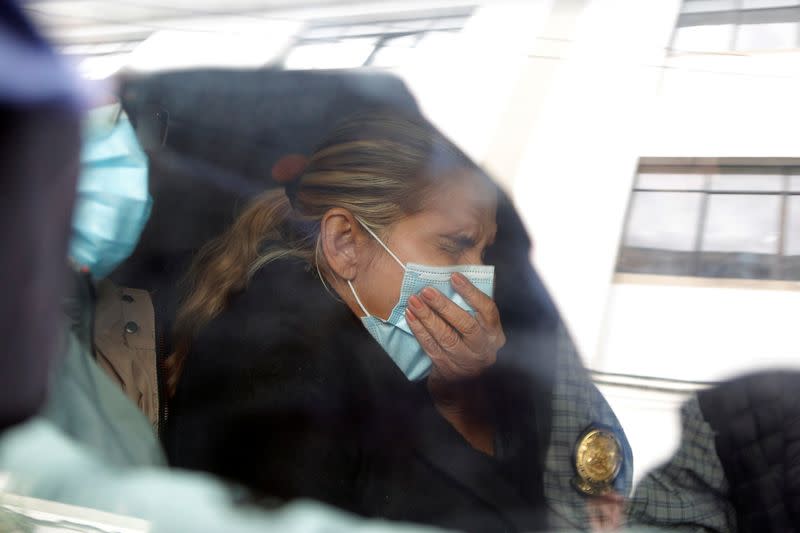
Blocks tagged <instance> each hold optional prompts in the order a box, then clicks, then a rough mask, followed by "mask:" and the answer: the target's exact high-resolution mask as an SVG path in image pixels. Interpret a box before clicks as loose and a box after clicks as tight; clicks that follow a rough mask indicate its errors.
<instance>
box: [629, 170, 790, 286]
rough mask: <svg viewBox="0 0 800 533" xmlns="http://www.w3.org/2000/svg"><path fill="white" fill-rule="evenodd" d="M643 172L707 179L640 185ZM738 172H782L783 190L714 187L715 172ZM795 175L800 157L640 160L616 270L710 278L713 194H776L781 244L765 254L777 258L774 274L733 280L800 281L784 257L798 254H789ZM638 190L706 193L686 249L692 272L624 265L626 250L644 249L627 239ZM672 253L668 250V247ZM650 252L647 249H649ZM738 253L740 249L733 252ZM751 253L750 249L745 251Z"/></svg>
mask: <svg viewBox="0 0 800 533" xmlns="http://www.w3.org/2000/svg"><path fill="white" fill-rule="evenodd" d="M642 174H691V175H702V176H704V178H703V183H704V185H703V187H702V188H694V189H685V188H684V189H680V188H675V189H663V188H661V189H658V188H652V187H640V186H639V183H640V177H641V175H642ZM736 174H761V175H778V176H781V188H780V190H779V191H775V190H772V191H768V190H745V189H743V190H717V189H714V188H713V187H712V183H711V180H712V176H714V175H736ZM793 176H800V160H792V161H778V162H773V163H772V164H770V162H769V161H763V160H757V159H754V160H749V161H738V162H733V161H729V162H725V161H720V162H717V163H715V162H708V163H705V162H702V161H687V162H683V161H675V162H664V161H653V162H648V161H647V160H642V161H640V164H639V166H638V168H637V171H636V175H635V176H634V179H633V185H632V188H631V192H630V196H629V199H628V206H627V210H626V213H625V218H624V225H623V228H622V233H621V237H620V244H619V250H618V255H617V261H616V265H615V272H616V273H618V274H620V273H621V274H655V275H667V276H690V277H697V278H708V277H709V276H707V275H705V276H704V275H702V274H701V272H702V268H703V263H702V261H703V253H704V251H703V249H702V247H703V240H704V236H705V230H706V224H707V220H708V214H709V209H708V206H709V201H710V199H711V197H712V195H718V196H721V195H737V196H742V195H744V196H774V197H779V198H780V203H779V206H780V207H779V209H780V213H779V216H778V243H777V247H776V249H777V252H776V253H775V254H763V255H767V256H771V257H772V258H773V260H772V261H771V266H770V275H769V277H755V278H754V277H746V276H737V277H734V278H733V279H747V280H768V281H773V280H782V281H800V276H795V277H791V276H789V275H788V274H787V272H786V265H785V261H784V258H786V257H794V256H787V255H786V245H787V231H788V230H789V228H787V227H786V224H787V217H788V209H789V199H790V198H792V197H795V196H798V197H800V190H792V187H791V179H792V177H793ZM638 192H647V193H684V194H697V193H700V194H702V200H701V204H700V209H699V210H698V214H697V220H696V221H695V228H696V230H695V243H694V246H693V249H692V250H691V251H690V252H683V253H690V254H691V261H690V263H691V266H690V268H689V273H685V272H681V273H677V272H676V273H672V274H665V273H664V272H662V271H661V269H660V268H653V269H651V271H650V272H648V271H647V269H646V268H644V269H642V270H636V271H632V270H630V269H625V268H623V258H624V255H625V252H626V250H634V249H638V250H641V248H640V247H629V246H627V244H626V240H627V237H628V233H629V228H630V224H631V214H632V210H633V203H634V199H635V197H636V193H638ZM665 252H668V250H665ZM645 253H646V252H645ZM731 253H736V252H731ZM742 253H747V252H742Z"/></svg>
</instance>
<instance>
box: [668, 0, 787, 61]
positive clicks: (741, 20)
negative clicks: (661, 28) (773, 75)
mask: <svg viewBox="0 0 800 533" xmlns="http://www.w3.org/2000/svg"><path fill="white" fill-rule="evenodd" d="M798 47H800V1H798V0H684V2H683V4H682V7H681V14H680V16H679V17H678V25H677V28H676V30H675V35H674V38H673V41H672V47H671V48H672V52H673V53H681V52H728V51H736V52H744V51H752V50H780V49H791V48H798Z"/></svg>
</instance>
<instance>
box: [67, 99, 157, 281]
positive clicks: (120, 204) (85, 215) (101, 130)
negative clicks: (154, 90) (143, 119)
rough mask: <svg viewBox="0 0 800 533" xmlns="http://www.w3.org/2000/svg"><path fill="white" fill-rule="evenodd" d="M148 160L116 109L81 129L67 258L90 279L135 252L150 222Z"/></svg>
mask: <svg viewBox="0 0 800 533" xmlns="http://www.w3.org/2000/svg"><path fill="white" fill-rule="evenodd" d="M151 205H152V198H151V197H150V194H149V192H148V189H147V156H146V155H145V154H144V152H143V151H142V149H141V147H140V146H139V141H138V139H137V138H136V133H135V132H134V130H133V127H132V126H131V124H130V122H129V121H128V119H127V117H126V116H125V115H124V113H123V114H121V115H120V111H119V106H118V105H115V106H106V107H102V108H99V109H95V110H93V111H92V112H91V113H90V114H89V117H88V120H87V122H86V125H85V129H84V143H83V150H82V153H81V175H80V177H79V179H78V196H77V200H76V204H75V213H74V215H73V218H72V240H71V241H70V249H69V256H70V259H72V261H74V262H75V263H76V264H77V265H78V266H80V267H85V268H88V270H89V272H90V273H91V274H92V277H93V278H94V279H101V278H104V277H106V276H108V275H109V274H110V273H111V272H112V271H113V270H114V269H115V268H116V267H117V266H118V265H119V264H120V263H122V261H124V260H125V259H126V258H127V257H128V256H129V255H131V253H133V250H134V248H136V243H137V242H138V241H139V236H140V235H141V233H142V230H143V229H144V225H145V224H146V223H147V219H148V217H149V216H150V208H151Z"/></svg>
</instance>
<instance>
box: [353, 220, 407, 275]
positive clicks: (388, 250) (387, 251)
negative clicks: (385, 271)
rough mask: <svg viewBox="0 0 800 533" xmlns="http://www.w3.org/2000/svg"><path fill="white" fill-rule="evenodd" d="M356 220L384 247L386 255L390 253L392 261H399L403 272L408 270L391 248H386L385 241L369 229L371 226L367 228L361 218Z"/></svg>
mask: <svg viewBox="0 0 800 533" xmlns="http://www.w3.org/2000/svg"><path fill="white" fill-rule="evenodd" d="M356 220H358V223H359V224H361V225H362V226H363V227H364V229H365V230H367V233H369V234H370V235H372V238H373V239H375V240H376V241H378V244H380V245H381V246H382V247H383V249H384V250H386V253H388V254H389V255H391V256H392V259H394V260H395V261H397V264H398V265H400V268H402V269H403V270H406V265H405V264H404V263H403V262H402V261H400V258H398V257H397V256H396V255H394V252H392V251H391V250H390V249H389V247H388V246H386V245H385V244H383V241H382V240H381V239H380V238H379V237H378V236H377V235H375V232H374V231H372V230H371V229H370V227H369V226H367V225H366V224H364V222H363V221H362V220H361V219H360V218H356Z"/></svg>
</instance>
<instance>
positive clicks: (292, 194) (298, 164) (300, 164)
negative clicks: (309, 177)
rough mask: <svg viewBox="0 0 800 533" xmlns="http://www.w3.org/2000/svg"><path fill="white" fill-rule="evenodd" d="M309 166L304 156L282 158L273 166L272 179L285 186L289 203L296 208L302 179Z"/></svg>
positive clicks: (294, 155)
mask: <svg viewBox="0 0 800 533" xmlns="http://www.w3.org/2000/svg"><path fill="white" fill-rule="evenodd" d="M307 166H308V158H307V157H306V156H304V155H303V154H289V155H285V156H283V157H281V158H280V159H278V161H277V162H276V163H275V164H274V165H273V166H272V179H274V180H275V181H276V182H278V183H280V184H281V185H283V188H284V192H285V193H286V196H287V197H288V198H289V203H290V204H292V207H295V199H296V197H297V190H298V189H299V188H300V177H301V176H302V175H303V171H305V169H306V167H307Z"/></svg>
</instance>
